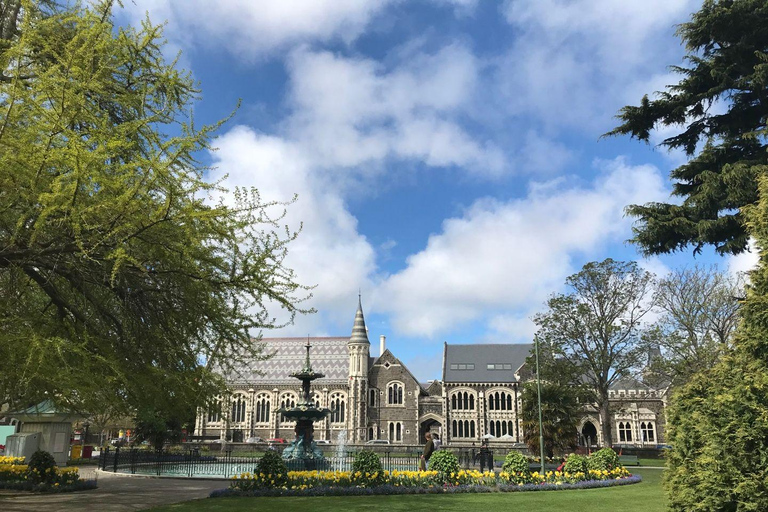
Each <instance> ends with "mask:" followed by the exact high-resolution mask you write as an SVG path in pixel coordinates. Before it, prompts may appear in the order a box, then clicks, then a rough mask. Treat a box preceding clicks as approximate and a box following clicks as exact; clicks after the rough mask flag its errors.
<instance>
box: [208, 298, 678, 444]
mask: <svg viewBox="0 0 768 512" xmlns="http://www.w3.org/2000/svg"><path fill="white" fill-rule="evenodd" d="M262 341H263V342H264V344H265V348H266V350H267V351H268V352H274V356H273V357H272V358H270V359H269V360H267V361H263V362H259V363H258V364H257V366H258V372H257V371H254V368H248V367H244V368H240V369H236V370H235V371H234V372H233V373H232V374H230V375H229V376H228V377H227V380H228V382H229V384H230V386H229V387H230V389H231V395H230V396H227V397H222V399H221V406H220V407H218V408H214V409H213V410H211V411H202V410H201V411H199V412H198V416H197V422H196V428H195V434H196V435H197V436H201V437H203V438H204V439H222V440H224V439H227V440H232V441H244V440H246V439H247V438H249V437H260V438H262V439H271V438H284V439H289V440H290V439H292V438H293V428H294V426H295V425H294V423H293V422H290V421H287V420H286V419H285V418H282V417H281V416H280V415H279V414H278V413H277V412H276V411H277V410H278V409H279V408H281V407H290V406H292V404H295V403H296V401H298V398H299V383H298V381H296V380H295V379H292V378H290V377H289V374H290V373H292V372H294V371H297V370H299V369H300V368H301V366H302V363H303V357H304V344H306V343H307V341H309V342H310V343H311V344H312V365H313V367H314V368H315V369H316V370H317V371H319V372H321V373H324V374H325V375H326V377H325V378H322V379H319V380H317V381H314V382H313V383H312V387H311V390H312V393H313V397H314V399H315V401H316V404H317V406H318V407H327V408H329V409H332V410H333V411H334V412H333V413H332V414H331V415H330V416H329V417H328V418H326V419H325V420H323V421H321V422H318V423H317V424H315V439H317V440H331V441H334V442H337V441H339V440H340V439H342V438H343V439H344V440H345V441H346V442H350V443H364V442H366V441H369V440H388V441H390V442H391V443H392V444H395V445H397V444H403V445H417V444H422V443H423V442H424V433H425V432H427V431H430V430H431V431H433V432H434V431H437V432H439V433H440V434H441V439H442V442H443V443H444V444H451V445H453V446H471V445H473V444H474V445H479V443H480V442H481V440H482V439H483V437H484V436H489V435H490V436H493V438H492V439H493V440H494V442H506V443H509V444H510V445H513V444H516V443H522V442H523V431H522V421H521V418H520V411H521V408H522V402H521V400H520V392H521V386H522V383H523V382H525V381H526V380H528V379H530V378H531V372H530V371H527V368H526V367H525V360H526V358H527V357H528V355H529V354H530V350H531V348H532V345H512V344H493V345H489V344H471V345H448V344H445V345H444V348H443V374H442V380H435V381H431V382H429V383H426V384H421V383H419V382H418V380H417V379H416V378H415V377H414V376H413V374H412V373H411V372H410V371H409V370H408V368H407V367H406V366H405V365H404V364H403V363H402V362H401V361H400V360H399V359H398V358H397V357H395V355H394V354H393V353H392V352H390V351H389V350H387V349H386V347H385V341H386V340H385V338H384V336H382V337H381V338H380V355H379V357H375V358H374V357H371V355H370V342H369V340H368V334H367V329H366V327H365V319H364V316H363V310H362V306H361V305H358V309H357V312H356V314H355V321H354V325H353V330H352V336H350V337H348V338H344V337H332V338H331V337H329V338H309V339H308V338H271V339H267V338H265V339H263V340H262ZM610 400H611V407H612V409H611V410H612V414H613V429H614V433H613V437H614V442H615V444H620V445H623V446H634V447H656V446H657V445H659V444H663V443H664V430H665V429H664V425H665V422H664V409H665V407H666V394H665V390H659V389H652V388H650V387H648V386H647V385H645V384H643V383H642V382H640V381H637V380H634V379H625V380H622V381H620V382H618V383H616V385H614V386H613V387H612V389H611V392H610ZM578 437H579V442H580V444H581V445H583V446H586V445H590V446H597V445H601V444H602V439H601V435H600V422H599V420H598V414H597V411H596V409H595V408H594V407H591V406H585V409H584V418H583V419H582V421H581V423H580V426H579V432H578Z"/></svg>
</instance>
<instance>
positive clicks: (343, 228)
mask: <svg viewBox="0 0 768 512" xmlns="http://www.w3.org/2000/svg"><path fill="white" fill-rule="evenodd" d="M217 146H218V148H219V150H218V151H216V152H215V153H213V154H212V156H213V157H214V159H215V162H214V165H215V166H216V167H217V168H216V170H215V171H214V172H213V174H212V175H211V179H212V180H217V179H221V178H222V177H223V176H225V175H228V178H227V179H226V180H225V181H224V186H226V187H229V188H233V187H235V186H241V187H251V186H256V187H257V188H258V190H259V192H260V194H261V196H262V199H263V200H264V201H288V200H290V199H291V198H292V197H293V195H294V194H298V201H297V202H296V203H294V204H292V205H290V206H289V207H288V209H287V215H286V217H285V219H284V220H283V222H284V223H285V224H286V225H287V226H289V227H290V228H291V229H297V228H298V227H299V226H300V225H301V224H303V230H302V232H301V234H300V235H299V237H298V239H296V240H295V241H294V242H292V243H291V245H290V247H289V251H288V257H287V260H286V262H285V264H286V266H287V267H288V268H292V269H294V270H295V271H296V273H297V275H298V281H299V282H300V283H302V284H306V285H310V284H316V285H317V288H316V289H315V290H313V295H314V298H313V299H312V300H311V301H310V302H309V303H308V304H303V305H302V306H314V307H315V308H317V309H318V310H319V311H320V312H321V313H320V314H318V315H314V316H309V317H306V316H305V317H301V318H298V319H297V322H296V324H295V325H294V326H292V327H290V328H287V329H284V330H283V331H282V334H286V335H287V334H295V335H305V334H308V333H312V334H313V335H320V334H322V333H321V332H318V330H319V329H321V328H322V327H321V326H327V325H333V324H340V325H341V326H345V325H346V323H349V322H351V320H350V319H351V315H352V314H353V313H354V308H355V305H356V304H355V300H356V294H357V290H358V287H362V288H363V289H364V290H365V289H370V288H371V284H370V276H371V275H372V274H373V273H374V270H375V253H374V250H373V248H372V247H371V245H370V244H369V243H368V241H367V240H366V239H365V237H364V236H362V235H360V234H359V233H358V231H357V220H356V219H355V218H354V217H353V216H352V215H350V213H349V212H348V211H347V209H346V205H345V204H344V200H343V198H342V197H341V196H340V195H339V193H338V192H337V191H335V190H333V189H332V188H330V187H329V186H328V184H327V183H325V182H324V181H323V179H322V177H321V176H319V175H317V174H316V173H314V172H313V168H312V166H311V165H310V162H309V161H308V160H307V159H306V158H305V157H304V155H303V154H302V151H301V148H300V147H297V146H295V145H294V144H292V143H290V142H287V141H285V140H283V139H280V138H278V137H273V136H268V135H263V134H259V133H256V132H254V131H253V130H251V129H249V128H246V127H242V126H239V127H235V128H234V129H232V130H230V131H229V132H227V133H226V134H224V135H223V136H221V137H220V138H219V139H217ZM350 328H351V324H350ZM333 334H336V333H333Z"/></svg>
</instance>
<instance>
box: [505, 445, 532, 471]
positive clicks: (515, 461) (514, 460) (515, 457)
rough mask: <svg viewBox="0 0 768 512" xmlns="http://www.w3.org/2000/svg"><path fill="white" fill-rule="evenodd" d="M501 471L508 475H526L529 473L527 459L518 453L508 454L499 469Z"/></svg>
mask: <svg viewBox="0 0 768 512" xmlns="http://www.w3.org/2000/svg"><path fill="white" fill-rule="evenodd" d="M501 470H502V471H503V472H505V473H509V474H512V473H523V472H525V473H527V472H528V471H530V469H529V465H528V457H526V456H525V455H523V454H522V453H520V452H515V451H512V452H509V453H508V454H507V456H506V458H505V459H504V465H503V466H502V467H501Z"/></svg>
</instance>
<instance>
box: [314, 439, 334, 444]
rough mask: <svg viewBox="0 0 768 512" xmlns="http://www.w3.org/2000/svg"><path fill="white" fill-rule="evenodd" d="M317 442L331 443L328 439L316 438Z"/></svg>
mask: <svg viewBox="0 0 768 512" xmlns="http://www.w3.org/2000/svg"><path fill="white" fill-rule="evenodd" d="M315 444H331V442H330V441H329V440H327V439H315Z"/></svg>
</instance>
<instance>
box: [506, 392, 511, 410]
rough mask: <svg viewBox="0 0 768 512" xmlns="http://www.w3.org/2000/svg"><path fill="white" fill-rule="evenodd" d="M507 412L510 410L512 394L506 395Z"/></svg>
mask: <svg viewBox="0 0 768 512" xmlns="http://www.w3.org/2000/svg"><path fill="white" fill-rule="evenodd" d="M507 410H508V411H511V410H512V394H511V393H507Z"/></svg>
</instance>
